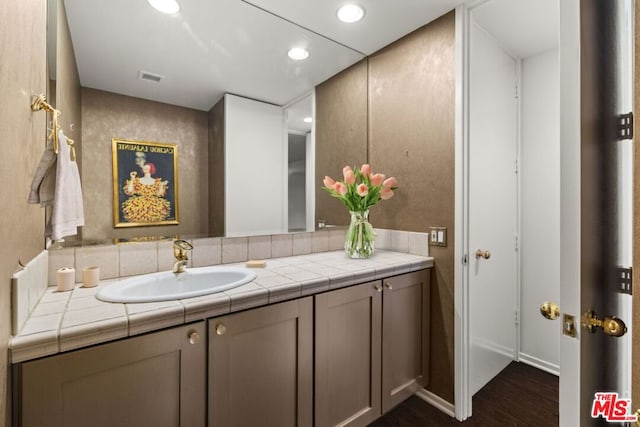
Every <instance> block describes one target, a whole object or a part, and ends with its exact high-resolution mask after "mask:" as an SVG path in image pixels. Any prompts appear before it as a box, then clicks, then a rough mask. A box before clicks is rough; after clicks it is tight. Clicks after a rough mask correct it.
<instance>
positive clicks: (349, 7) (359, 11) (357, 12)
mask: <svg viewBox="0 0 640 427" xmlns="http://www.w3.org/2000/svg"><path fill="white" fill-rule="evenodd" d="M363 16H364V9H363V8H362V6H358V5H357V4H345V5H344V6H342V7H341V8H340V9H338V19H339V20H341V21H342V22H346V23H348V24H351V23H353V22H358V21H359V20H361V19H362V17H363Z"/></svg>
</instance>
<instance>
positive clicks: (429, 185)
mask: <svg viewBox="0 0 640 427" xmlns="http://www.w3.org/2000/svg"><path fill="white" fill-rule="evenodd" d="M454 52H455V15H454V12H451V13H449V14H447V15H445V16H443V17H441V18H439V19H438V20H436V21H434V22H432V23H430V24H428V25H426V26H424V27H422V28H420V29H418V30H416V31H415V32H413V33H411V34H409V35H408V36H406V37H404V38H402V39H400V40H398V41H397V42H395V43H393V44H391V45H389V46H387V47H385V48H384V49H382V50H380V51H378V52H376V53H374V54H373V55H371V56H370V57H369V58H367V59H365V60H363V61H362V62H360V63H358V64H356V65H355V66H353V67H351V68H349V69H347V70H346V71H344V72H342V73H340V74H338V75H336V76H334V77H332V78H331V79H329V80H328V81H326V82H324V83H322V84H321V85H320V86H318V87H317V88H316V129H317V133H316V174H317V177H316V188H318V189H319V188H320V187H321V185H322V177H324V175H332V174H334V175H335V176H334V178H341V175H342V166H344V165H345V164H354V163H355V164H358V163H362V162H363V161H364V159H365V158H366V159H368V161H369V163H371V166H372V168H373V170H374V172H378V171H379V172H382V173H385V174H387V175H388V176H389V175H393V176H395V177H396V178H397V179H398V181H399V187H400V188H399V190H398V191H397V193H396V196H395V197H394V198H393V199H391V200H389V201H385V202H382V203H380V204H378V205H376V206H375V207H373V208H372V209H371V216H370V218H371V222H372V224H373V225H374V227H378V228H388V229H395V230H407V231H418V232H426V231H428V227H429V226H444V227H447V229H448V231H449V232H448V239H449V242H450V243H449V246H447V247H444V248H438V247H431V248H430V254H431V256H433V257H434V258H435V261H436V262H435V268H434V270H433V276H432V280H431V284H432V294H431V347H430V348H431V351H432V354H431V366H430V381H429V385H428V387H427V388H428V389H429V390H430V391H432V392H433V393H435V394H437V395H439V396H440V397H442V398H444V399H446V400H448V401H449V402H453V398H454V366H453V360H454V349H453V344H454V299H453V291H454V259H453V258H454V250H453V249H454V248H453V241H454V204H455V202H454V197H455V190H454V170H455V159H454V142H455V141H454V137H455V134H454V119H455V111H454V107H455V57H454ZM367 153H368V154H367ZM316 218H317V219H327V221H328V223H330V224H331V223H338V224H339V223H340V221H341V219H342V220H345V221H346V219H347V213H346V210H345V208H344V206H343V205H342V204H341V203H340V202H339V201H338V200H334V199H331V198H330V197H329V196H328V195H327V194H325V193H324V192H320V191H319V192H318V195H317V196H316Z"/></svg>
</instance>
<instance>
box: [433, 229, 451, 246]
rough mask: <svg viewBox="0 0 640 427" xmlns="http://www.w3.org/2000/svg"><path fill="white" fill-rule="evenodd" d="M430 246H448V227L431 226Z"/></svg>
mask: <svg viewBox="0 0 640 427" xmlns="http://www.w3.org/2000/svg"><path fill="white" fill-rule="evenodd" d="M429 246H447V227H429Z"/></svg>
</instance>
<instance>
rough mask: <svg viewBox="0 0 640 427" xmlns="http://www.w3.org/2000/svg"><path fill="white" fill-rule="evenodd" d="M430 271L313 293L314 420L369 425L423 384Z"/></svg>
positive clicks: (323, 423) (426, 364)
mask: <svg viewBox="0 0 640 427" xmlns="http://www.w3.org/2000/svg"><path fill="white" fill-rule="evenodd" d="M429 272H430V270H422V271H417V272H413V273H409V274H403V275H401V276H396V277H392V278H388V279H384V280H383V281H375V282H370V283H364V284H362V285H357V286H352V287H349V288H344V289H338V290H335V291H330V292H327V293H324V294H320V295H316V296H315V299H316V306H315V307H316V311H315V338H316V348H315V355H316V357H315V404H316V407H315V421H316V426H317V427H325V426H336V425H340V426H350V427H351V426H364V425H367V424H369V423H371V422H372V421H374V420H375V419H376V418H378V417H379V416H380V415H381V414H383V413H385V412H386V411H388V410H389V409H391V408H392V407H393V406H395V405H397V404H398V403H400V402H402V401H403V400H405V399H406V398H408V397H409V396H411V395H412V394H413V393H415V392H416V391H417V390H418V389H419V388H421V387H424V386H425V385H426V383H427V381H428V372H429Z"/></svg>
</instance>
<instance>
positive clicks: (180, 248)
mask: <svg viewBox="0 0 640 427" xmlns="http://www.w3.org/2000/svg"><path fill="white" fill-rule="evenodd" d="M190 250H193V245H192V244H191V243H189V242H187V241H186V240H182V239H176V240H174V241H173V257H174V258H175V260H176V261H175V262H174V263H173V272H174V273H184V271H185V270H186V269H187V261H189V255H188V251H190Z"/></svg>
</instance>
